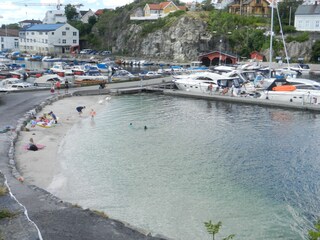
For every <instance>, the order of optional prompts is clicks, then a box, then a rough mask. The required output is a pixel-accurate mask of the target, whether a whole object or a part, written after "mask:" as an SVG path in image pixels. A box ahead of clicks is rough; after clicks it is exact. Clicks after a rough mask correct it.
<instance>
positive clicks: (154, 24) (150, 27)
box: [141, 10, 186, 37]
mask: <svg viewBox="0 0 320 240" xmlns="http://www.w3.org/2000/svg"><path fill="white" fill-rule="evenodd" d="M185 13H186V12H185V11H182V10H179V11H175V12H173V13H170V14H169V15H168V16H166V17H165V18H159V19H157V20H156V21H148V22H144V24H143V25H142V31H141V36H142V37H144V36H146V35H148V34H149V33H152V32H155V31H157V30H159V29H162V28H164V27H169V26H170V25H171V24H172V23H173V22H175V21H176V20H177V19H178V18H179V17H180V16H182V15H184V14H185Z"/></svg>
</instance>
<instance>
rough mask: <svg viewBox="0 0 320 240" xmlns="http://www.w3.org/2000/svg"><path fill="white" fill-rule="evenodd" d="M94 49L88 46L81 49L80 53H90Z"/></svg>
mask: <svg viewBox="0 0 320 240" xmlns="http://www.w3.org/2000/svg"><path fill="white" fill-rule="evenodd" d="M91 51H92V49H89V48H87V49H82V50H81V51H80V54H88V53H89V52H91Z"/></svg>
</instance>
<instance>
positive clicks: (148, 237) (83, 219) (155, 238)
mask: <svg viewBox="0 0 320 240" xmlns="http://www.w3.org/2000/svg"><path fill="white" fill-rule="evenodd" d="M55 97H56V96H55ZM106 98H107V99H106ZM109 99H110V97H108V96H106V95H97V96H92V95H90V96H89V95H86V96H73V95H69V94H68V95H61V96H60V97H57V98H55V99H52V100H49V101H47V103H46V104H43V103H42V104H40V105H39V106H41V107H39V108H37V110H39V109H41V110H40V111H36V116H41V115H42V114H43V113H49V112H50V111H53V112H54V113H55V114H56V116H57V117H58V124H57V126H55V127H52V128H42V127H38V126H36V127H35V128H34V129H31V131H25V130H18V131H17V132H18V134H17V135H16V137H15V138H14V139H13V141H14V142H15V144H13V145H12V147H11V150H10V151H13V152H14V160H10V164H11V165H12V168H13V169H12V174H13V176H14V177H15V178H16V179H17V180H19V181H20V185H21V187H22V186H24V187H26V188H28V189H29V190H30V189H31V191H32V197H30V196H27V197H26V199H25V200H26V201H27V202H24V204H26V205H27V206H24V205H21V206H23V207H24V209H25V211H26V212H25V215H26V216H27V218H28V219H29V216H30V219H31V220H30V219H29V222H31V224H34V226H32V227H31V229H30V230H29V231H27V229H24V230H23V231H22V232H19V233H18V234H20V235H22V234H25V235H27V237H26V238H24V239H34V237H35V236H36V235H38V237H36V239H40V240H42V239H46V240H51V239H52V240H67V239H79V240H81V239H83V240H84V239H95V240H100V239H101V240H102V239H114V240H129V239H130V240H168V239H169V238H167V237H165V236H162V235H160V234H153V233H151V232H149V231H148V230H145V229H141V228H138V227H135V226H134V225H132V224H130V223H127V222H124V221H121V220H115V219H111V218H109V217H108V215H107V213H104V212H100V211H97V210H95V209H83V208H82V207H81V206H78V205H77V204H76V203H69V202H64V201H63V200H62V199H60V198H58V197H56V196H55V195H54V194H53V193H52V192H51V190H54V189H57V188H58V187H59V186H60V185H59V184H61V182H59V181H58V182H55V177H57V178H59V172H60V169H61V168H60V161H63V160H61V159H57V153H58V150H59V147H60V144H61V143H62V142H63V139H64V137H65V136H66V135H67V134H68V131H69V130H70V129H71V128H72V126H73V125H74V124H76V123H77V122H78V121H81V120H83V119H85V118H88V117H90V116H89V112H90V110H91V108H93V109H94V110H95V111H96V112H97V115H98V114H99V109H101V108H102V107H103V106H104V105H105V103H106V102H107V101H108V100H109ZM77 106H86V109H85V110H83V114H82V116H81V117H80V116H79V114H78V112H77V111H76V109H75V108H76V107H77ZM31 112H32V113H34V110H31V111H29V112H28V113H27V114H26V115H30V113H31ZM26 115H25V117H26ZM24 125H25V121H23V120H21V121H20V123H18V125H17V128H18V129H20V128H22V129H23V127H24ZM30 137H32V138H33V139H34V142H35V143H36V144H43V145H45V147H44V148H43V149H40V150H38V151H29V150H26V149H25V145H26V144H28V143H29V139H30ZM12 148H13V149H12ZM16 194H17V193H16ZM32 198H33V200H36V201H35V202H30V200H31V199H32ZM30 205H32V207H31V208H33V210H32V211H31V212H30V209H29V208H30ZM27 209H29V211H27ZM35 209H36V210H35ZM21 218H24V217H22V216H21ZM23 224H26V223H24V222H23ZM29 224H30V223H29ZM12 227H13V228H14V229H16V228H17V227H16V225H15V224H13V226H12ZM1 228H2V227H1V225H0V230H1ZM36 230H38V232H36ZM19 231H21V230H19ZM8 239H12V240H13V239H17V240H18V239H21V237H20V236H18V237H17V238H15V237H13V235H12V234H11V235H9V238H8Z"/></svg>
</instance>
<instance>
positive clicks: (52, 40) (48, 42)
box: [19, 23, 79, 54]
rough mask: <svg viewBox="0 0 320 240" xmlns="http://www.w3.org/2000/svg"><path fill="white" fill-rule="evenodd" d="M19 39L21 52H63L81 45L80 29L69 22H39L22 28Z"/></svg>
mask: <svg viewBox="0 0 320 240" xmlns="http://www.w3.org/2000/svg"><path fill="white" fill-rule="evenodd" d="M19 40H20V44H19V45H20V46H19V47H20V51H21V52H28V53H30V54H63V53H69V52H70V49H71V48H72V47H75V46H78V45H79V31H78V30H77V29H76V28H74V27H72V26H71V25H70V24H68V23H64V24H63V23H62V24H38V25H33V26H31V27H28V28H26V29H24V30H21V31H20V32H19Z"/></svg>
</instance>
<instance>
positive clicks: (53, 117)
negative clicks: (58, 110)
mask: <svg viewBox="0 0 320 240" xmlns="http://www.w3.org/2000/svg"><path fill="white" fill-rule="evenodd" d="M48 115H50V116H51V117H52V119H53V120H54V123H55V124H57V123H58V118H57V116H56V115H55V114H54V113H53V112H52V111H51V112H49V113H48Z"/></svg>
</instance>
